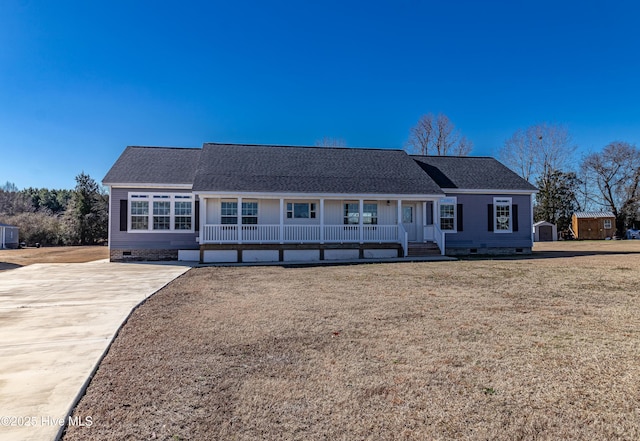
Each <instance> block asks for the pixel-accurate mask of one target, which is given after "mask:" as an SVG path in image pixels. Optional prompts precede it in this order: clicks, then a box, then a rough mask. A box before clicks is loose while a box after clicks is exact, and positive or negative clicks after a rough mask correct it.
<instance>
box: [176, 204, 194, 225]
mask: <svg viewBox="0 0 640 441" xmlns="http://www.w3.org/2000/svg"><path fill="white" fill-rule="evenodd" d="M175 207H176V209H175V221H174V228H175V229H176V230H190V229H191V201H189V202H187V201H176V204H175Z"/></svg>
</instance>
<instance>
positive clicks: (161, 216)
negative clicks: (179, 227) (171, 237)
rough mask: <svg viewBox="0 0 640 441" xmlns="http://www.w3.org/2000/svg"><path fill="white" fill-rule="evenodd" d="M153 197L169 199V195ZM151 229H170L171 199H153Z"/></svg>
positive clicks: (155, 197)
mask: <svg viewBox="0 0 640 441" xmlns="http://www.w3.org/2000/svg"><path fill="white" fill-rule="evenodd" d="M153 198H154V199H169V196H165V195H162V196H154V197H153ZM153 229H154V230H170V229H171V201H168V200H163V201H157V200H154V201H153Z"/></svg>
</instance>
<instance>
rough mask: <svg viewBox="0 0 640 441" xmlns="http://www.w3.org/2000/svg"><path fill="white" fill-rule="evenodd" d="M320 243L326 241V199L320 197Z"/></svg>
mask: <svg viewBox="0 0 640 441" xmlns="http://www.w3.org/2000/svg"><path fill="white" fill-rule="evenodd" d="M320 243H324V199H320Z"/></svg>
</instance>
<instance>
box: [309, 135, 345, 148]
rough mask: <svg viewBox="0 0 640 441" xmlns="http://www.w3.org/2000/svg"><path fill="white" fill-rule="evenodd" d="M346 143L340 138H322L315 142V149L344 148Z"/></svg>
mask: <svg viewBox="0 0 640 441" xmlns="http://www.w3.org/2000/svg"><path fill="white" fill-rule="evenodd" d="M346 146H347V141H345V140H344V139H342V138H331V137H329V136H324V137H323V138H322V139H318V140H317V141H316V147H346Z"/></svg>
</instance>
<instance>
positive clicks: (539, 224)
mask: <svg viewBox="0 0 640 441" xmlns="http://www.w3.org/2000/svg"><path fill="white" fill-rule="evenodd" d="M545 225H550V226H552V227H555V226H556V225H555V224H552V223H551V222H547V221H540V222H536V223H535V224H533V226H534V227H542V226H545Z"/></svg>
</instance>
